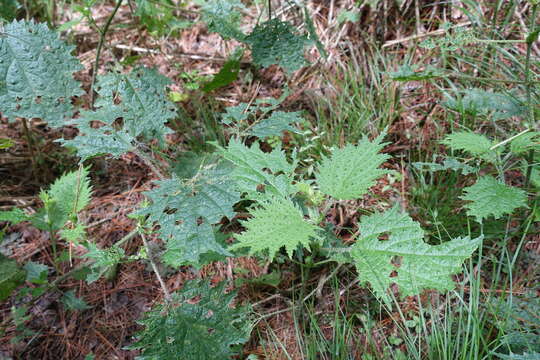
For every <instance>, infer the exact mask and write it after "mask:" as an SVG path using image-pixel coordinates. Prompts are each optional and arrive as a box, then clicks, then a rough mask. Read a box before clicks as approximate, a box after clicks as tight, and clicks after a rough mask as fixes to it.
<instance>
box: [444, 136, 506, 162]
mask: <svg viewBox="0 0 540 360" xmlns="http://www.w3.org/2000/svg"><path fill="white" fill-rule="evenodd" d="M442 143H443V144H445V145H447V146H449V147H450V148H452V149H453V150H462V151H466V152H468V153H469V154H470V155H473V156H476V157H479V158H481V159H484V160H487V161H495V159H496V157H495V152H494V151H493V150H491V147H492V146H493V143H492V142H491V141H490V140H489V139H488V138H487V137H485V136H484V135H481V134H475V133H471V132H454V133H452V134H450V135H448V136H447V137H446V138H445V139H444V140H443V141H442Z"/></svg>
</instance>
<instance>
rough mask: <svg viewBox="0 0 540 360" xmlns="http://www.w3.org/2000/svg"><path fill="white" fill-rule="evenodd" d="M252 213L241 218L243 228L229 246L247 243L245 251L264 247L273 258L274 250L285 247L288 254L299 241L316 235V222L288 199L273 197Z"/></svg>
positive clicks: (306, 240) (252, 251) (290, 254)
mask: <svg viewBox="0 0 540 360" xmlns="http://www.w3.org/2000/svg"><path fill="white" fill-rule="evenodd" d="M251 215H252V216H253V217H252V218H250V219H249V220H247V221H241V224H242V226H243V227H245V228H246V231H244V232H242V233H241V234H239V235H236V236H235V238H236V240H238V243H236V244H234V245H233V246H231V247H230V249H231V250H234V249H238V248H245V247H249V253H250V254H254V253H256V252H260V251H268V255H269V257H270V258H271V259H273V258H274V257H275V255H276V253H277V252H278V251H279V250H280V249H281V248H283V247H284V248H285V250H286V252H287V254H288V255H289V257H292V255H293V251H294V250H296V249H297V248H298V246H300V245H302V246H304V247H308V246H309V244H310V242H311V240H313V238H315V237H316V234H317V229H318V228H317V226H315V225H313V224H310V223H308V222H307V221H305V220H304V216H303V214H302V212H301V211H300V209H298V208H297V207H296V206H295V205H294V204H293V203H292V201H291V200H288V199H280V198H274V199H272V200H270V201H269V202H266V203H264V204H262V205H261V207H258V208H255V209H253V210H252V211H251Z"/></svg>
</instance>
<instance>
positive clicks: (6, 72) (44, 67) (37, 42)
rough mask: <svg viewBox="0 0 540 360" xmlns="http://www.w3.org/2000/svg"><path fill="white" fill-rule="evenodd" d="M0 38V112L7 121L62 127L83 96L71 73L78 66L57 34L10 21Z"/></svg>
mask: <svg viewBox="0 0 540 360" xmlns="http://www.w3.org/2000/svg"><path fill="white" fill-rule="evenodd" d="M3 32H4V33H5V36H1V37H0V109H2V114H3V115H4V116H6V117H7V118H8V119H9V120H11V121H14V120H15V118H17V117H21V118H26V119H32V118H40V119H42V120H43V121H45V122H47V123H48V125H49V126H51V127H60V126H63V125H64V123H65V121H66V120H69V119H71V117H72V115H73V113H74V109H73V105H72V104H71V97H72V96H78V95H81V94H82V93H83V92H82V90H81V87H80V83H79V82H78V81H75V80H74V79H73V73H74V72H76V71H79V70H81V69H82V66H81V64H80V62H79V60H77V58H75V57H74V56H73V55H71V53H72V52H73V50H74V49H75V47H74V46H70V45H66V44H65V43H64V42H63V41H61V40H60V39H59V37H58V34H57V33H55V32H54V31H52V30H49V29H48V28H47V26H46V25H45V24H37V23H34V22H33V21H30V22H26V21H22V20H21V21H13V22H12V23H10V24H7V25H6V26H5V27H4V30H3Z"/></svg>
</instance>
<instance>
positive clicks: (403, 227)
mask: <svg viewBox="0 0 540 360" xmlns="http://www.w3.org/2000/svg"><path fill="white" fill-rule="evenodd" d="M360 230H361V235H360V236H359V238H358V239H357V240H356V243H355V244H354V245H353V246H352V250H351V256H352V258H353V259H354V263H355V266H356V268H357V270H358V273H359V276H360V279H361V280H362V281H364V282H368V283H369V284H370V285H371V287H372V288H373V291H374V292H375V294H376V295H377V296H378V297H379V298H381V299H382V300H383V301H385V302H386V303H387V304H389V303H390V300H391V297H390V296H389V294H388V292H387V291H388V289H389V287H390V286H391V285H392V284H397V285H398V286H399V289H400V293H401V295H402V296H410V295H416V294H419V293H420V292H421V291H422V290H423V289H436V290H439V291H447V290H451V289H453V288H454V286H455V284H454V282H453V280H452V278H451V275H453V274H456V273H458V272H459V271H460V269H461V266H462V263H463V261H464V260H465V259H467V258H469V257H470V256H471V254H472V253H473V252H474V251H475V250H476V249H477V248H478V246H479V244H480V242H481V238H477V239H474V240H471V239H470V238H468V237H465V238H457V239H454V240H452V241H449V242H446V243H443V244H440V245H429V244H427V243H425V242H424V240H423V238H424V231H423V230H422V228H421V227H420V225H419V224H418V223H417V222H415V221H413V220H412V219H411V218H410V216H409V215H407V214H406V213H403V212H401V211H400V210H399V208H398V207H397V206H395V207H393V208H392V209H390V210H387V211H385V212H384V213H377V214H374V215H370V216H367V217H364V218H362V219H361V221H360ZM383 235H385V236H388V238H387V239H384V240H381V239H380V238H381V237H382V236H383Z"/></svg>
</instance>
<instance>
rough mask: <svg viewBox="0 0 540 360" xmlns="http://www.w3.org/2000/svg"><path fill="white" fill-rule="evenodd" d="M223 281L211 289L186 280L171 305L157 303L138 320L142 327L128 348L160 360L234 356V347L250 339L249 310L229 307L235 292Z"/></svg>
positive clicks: (142, 355)
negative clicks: (225, 290) (226, 289)
mask: <svg viewBox="0 0 540 360" xmlns="http://www.w3.org/2000/svg"><path fill="white" fill-rule="evenodd" d="M224 289H225V283H221V284H218V285H217V286H216V287H214V288H211V287H210V285H209V283H208V282H207V281H201V280H199V281H187V282H186V283H185V284H184V287H183V289H182V290H181V291H180V292H177V293H175V294H173V300H172V302H171V304H169V305H167V304H158V305H156V306H154V308H153V309H152V310H150V311H149V312H147V313H146V314H145V316H144V318H143V319H142V320H141V321H140V322H139V323H140V324H141V325H143V326H144V327H145V328H144V330H142V331H140V332H139V333H138V334H137V335H136V342H135V343H134V344H133V345H131V346H130V347H129V349H130V350H141V358H144V359H159V360H177V359H190V360H223V359H231V358H232V356H233V355H235V351H233V348H232V347H233V346H235V345H239V344H243V343H245V342H246V341H247V340H248V339H249V333H250V330H251V325H250V323H249V322H248V321H247V312H248V309H247V308H244V307H240V306H237V307H236V308H232V307H231V304H232V302H233V300H234V297H235V295H236V294H235V293H233V292H230V293H225V292H224Z"/></svg>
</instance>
